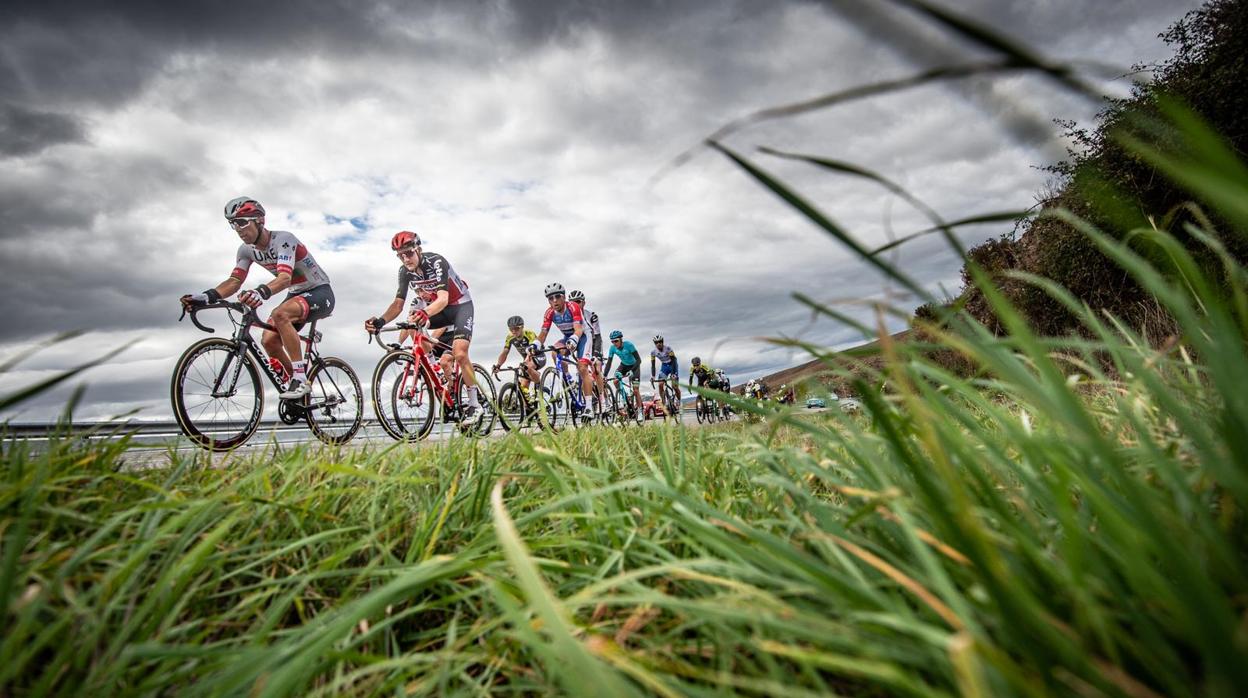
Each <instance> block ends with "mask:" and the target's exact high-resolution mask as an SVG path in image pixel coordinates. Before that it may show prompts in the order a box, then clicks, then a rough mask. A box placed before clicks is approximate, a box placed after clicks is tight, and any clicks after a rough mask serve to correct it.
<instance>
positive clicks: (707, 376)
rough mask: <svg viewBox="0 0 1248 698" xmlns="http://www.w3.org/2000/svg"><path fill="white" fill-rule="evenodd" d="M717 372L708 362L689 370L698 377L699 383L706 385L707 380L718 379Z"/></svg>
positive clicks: (690, 373)
mask: <svg viewBox="0 0 1248 698" xmlns="http://www.w3.org/2000/svg"><path fill="white" fill-rule="evenodd" d="M715 373H716V371H715V369H713V368H711V367H710V366H707V365H706V364H702V365H701V366H698V367H697V368H694V369H693V370H691V371H689V375H691V376H693V377H694V378H697V379H698V385H700V386H701V385H706V383H707V381H713V380H716V378H715Z"/></svg>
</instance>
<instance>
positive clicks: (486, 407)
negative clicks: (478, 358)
mask: <svg viewBox="0 0 1248 698" xmlns="http://www.w3.org/2000/svg"><path fill="white" fill-rule="evenodd" d="M472 374H473V376H474V377H475V378H476V379H477V409H479V410H481V419H479V420H477V423H476V425H474V426H473V427H472V429H470V430H468V432H467V433H470V434H472V435H474V436H489V434H490V432H491V431H493V430H494V421H495V420H496V419H497V418H498V402H497V399H496V396H495V394H494V381H493V380H491V379H490V374H489V373H488V372H487V371H486V370H485V368H484V367H483V366H481V364H473V365H472ZM455 400H456V403H457V404H459V405H465V404H467V400H468V384H467V383H465V382H464V381H463V380H462V379H461V380H460V381H459V386H458V393H457V394H456V395H455Z"/></svg>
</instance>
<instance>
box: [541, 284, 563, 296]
mask: <svg viewBox="0 0 1248 698" xmlns="http://www.w3.org/2000/svg"><path fill="white" fill-rule="evenodd" d="M563 292H564V290H563V284H561V283H559V282H558V281H556V282H554V283H551V284H546V290H545V293H546V297H547V298H550V297H551V296H553V295H555V294H556V293H563Z"/></svg>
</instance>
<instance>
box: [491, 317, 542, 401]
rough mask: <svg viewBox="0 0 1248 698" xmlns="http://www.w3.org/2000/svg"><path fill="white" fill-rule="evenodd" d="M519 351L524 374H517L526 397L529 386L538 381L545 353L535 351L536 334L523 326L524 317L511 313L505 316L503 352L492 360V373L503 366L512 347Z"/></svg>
mask: <svg viewBox="0 0 1248 698" xmlns="http://www.w3.org/2000/svg"><path fill="white" fill-rule="evenodd" d="M513 347H514V348H515V349H516V351H518V352H520V360H521V361H522V362H523V363H524V367H525V369H527V370H526V371H525V374H527V377H526V376H525V375H521V376H518V377H519V378H520V392H521V394H523V395H524V396H525V397H528V393H527V392H525V391H527V390H528V388H529V386H530V385H531V384H533V383H537V382H538V376H537V370H538V369H539V368H541V367H542V366H544V365H545V364H546V355H545V354H543V353H541V352H539V351H537V335H536V334H534V333H533V330H526V329H525V328H524V318H522V317H520V316H519V315H512V316H511V317H509V318H507V338H506V339H504V340H503V353H501V354H499V355H498V360H497V361H495V362H494V373H498V369H500V368H502V367H503V362H504V361H506V360H507V355H508V354H510V353H511V350H512V348H513Z"/></svg>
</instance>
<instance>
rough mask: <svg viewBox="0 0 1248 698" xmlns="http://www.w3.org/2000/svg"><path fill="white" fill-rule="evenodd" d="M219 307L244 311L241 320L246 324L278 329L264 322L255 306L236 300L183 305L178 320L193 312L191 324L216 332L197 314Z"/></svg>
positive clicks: (209, 331)
mask: <svg viewBox="0 0 1248 698" xmlns="http://www.w3.org/2000/svg"><path fill="white" fill-rule="evenodd" d="M218 308H225V309H226V310H234V311H237V312H240V313H242V314H243V319H242V321H241V322H242V323H243V324H245V325H255V326H256V327H259V328H261V329H265V330H272V331H274V332H276V331H277V328H276V327H273V326H272V325H270V324H269V323H267V322H264V321H263V320H261V319H260V318H259V317H258V316H257V315H256V309H255V308H250V307H248V306H246V305H243V304H242V303H236V302H234V301H224V300H223V301H217V302H215V303H194V302H192V303H190V304H189V305H186V304H184V305H183V306H182V315H181V316H180V317H178V322H182V320H184V319H185V318H186V314H187V313H188V312H189V313H190V314H191V324H193V325H195V326H196V327H198V328H199V329H200V330H202V331H204V332H207V333H208V334H213V333H215V332H216V330H214V329H213V328H211V327H208V326H207V325H204V324H203V323H201V322H200V321H199V318H198V317H197V314H198V313H199V311H201V310H216V309H218Z"/></svg>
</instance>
